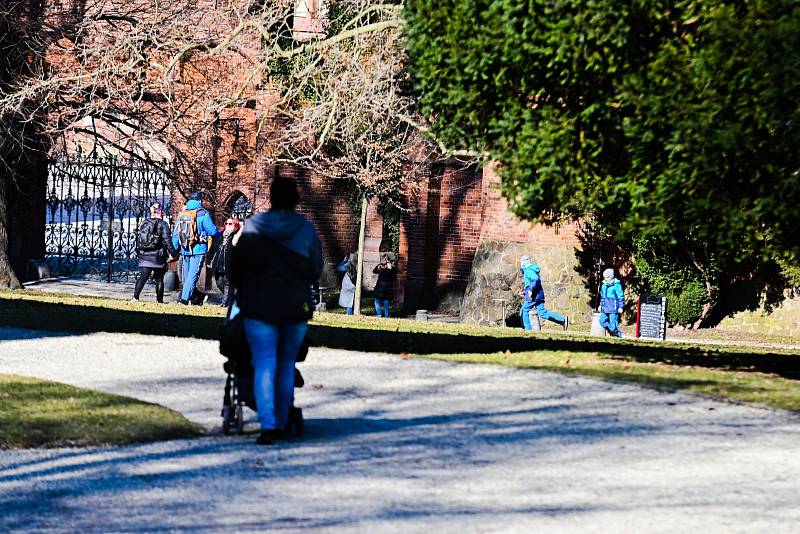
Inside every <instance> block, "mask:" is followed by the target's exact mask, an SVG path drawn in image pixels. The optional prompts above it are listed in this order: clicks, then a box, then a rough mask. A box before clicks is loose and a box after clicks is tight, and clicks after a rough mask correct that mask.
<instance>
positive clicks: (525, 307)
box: [519, 254, 569, 330]
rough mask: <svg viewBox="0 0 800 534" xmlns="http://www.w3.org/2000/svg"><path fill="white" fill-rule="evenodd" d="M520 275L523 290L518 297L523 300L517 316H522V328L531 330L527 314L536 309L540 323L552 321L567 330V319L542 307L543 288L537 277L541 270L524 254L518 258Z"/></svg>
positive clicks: (539, 277) (540, 280)
mask: <svg viewBox="0 0 800 534" xmlns="http://www.w3.org/2000/svg"><path fill="white" fill-rule="evenodd" d="M519 263H520V269H519V271H520V273H521V274H522V283H523V286H524V287H523V289H522V293H520V296H521V297H522V298H523V302H522V307H521V308H520V310H519V314H520V315H521V316H522V327H523V328H524V329H525V330H532V329H533V327H532V326H531V320H530V317H529V316H528V313H529V312H530V311H531V309H532V308H536V311H537V313H538V314H539V318H540V319H541V320H542V321H547V320H550V321H553V322H554V323H558V324H560V325H561V326H562V327H564V330H566V329H567V328H569V318H568V317H566V316H564V315H559V314H557V313H555V312H552V311H550V310H548V309H547V308H546V307H545V305H544V287H542V277H541V276H540V275H539V272H540V271H541V269H540V268H539V266H538V265H537V264H536V263H533V262H532V261H531V258H530V256H528V255H527V254H525V255H524V256H522V257H521V258H520V261H519Z"/></svg>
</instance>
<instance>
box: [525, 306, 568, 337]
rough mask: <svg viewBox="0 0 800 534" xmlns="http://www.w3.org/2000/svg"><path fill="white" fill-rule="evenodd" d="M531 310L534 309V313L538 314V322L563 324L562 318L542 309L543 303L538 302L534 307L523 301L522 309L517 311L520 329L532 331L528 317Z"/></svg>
mask: <svg viewBox="0 0 800 534" xmlns="http://www.w3.org/2000/svg"><path fill="white" fill-rule="evenodd" d="M532 308H536V313H538V314H539V320H540V321H548V320H549V321H553V322H554V323H558V324H562V325H563V324H564V316H563V315H559V314H557V313H555V312H551V311H550V310H548V309H547V308H545V307H544V302H540V303H539V304H537V305H536V306H534V305H533V301H530V300H528V301H525V302H523V303H522V307H521V308H520V309H519V314H520V315H521V316H522V327H523V328H524V329H525V330H533V327H532V326H531V318H530V317H529V316H528V312H529V311H531V309H532Z"/></svg>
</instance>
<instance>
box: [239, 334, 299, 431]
mask: <svg viewBox="0 0 800 534" xmlns="http://www.w3.org/2000/svg"><path fill="white" fill-rule="evenodd" d="M307 330H308V324H306V323H294V324H281V325H277V324H268V323H265V322H263V321H259V320H257V319H247V318H245V320H244V332H245V335H246V336H247V343H248V344H249V345H250V351H251V352H252V353H253V367H254V368H255V379H254V380H253V393H254V395H255V398H256V407H257V408H258V422H259V423H260V424H261V430H282V429H284V428H285V427H286V423H287V422H288V421H289V408H291V406H292V402H293V401H294V364H295V360H296V359H297V353H298V351H299V350H300V345H302V343H303V339H304V338H305V337H306V331H307Z"/></svg>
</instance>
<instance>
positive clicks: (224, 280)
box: [211, 217, 242, 308]
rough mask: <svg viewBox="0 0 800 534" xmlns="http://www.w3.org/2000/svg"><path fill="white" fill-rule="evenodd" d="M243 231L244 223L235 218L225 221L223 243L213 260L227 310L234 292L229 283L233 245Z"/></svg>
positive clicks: (218, 285)
mask: <svg viewBox="0 0 800 534" xmlns="http://www.w3.org/2000/svg"><path fill="white" fill-rule="evenodd" d="M241 229H242V223H241V222H240V221H239V219H237V218H235V217H231V218H229V219H228V220H227V221H225V228H224V230H223V232H222V242H221V243H220V244H219V247H218V248H217V251H216V253H215V254H214V257H213V258H212V260H211V268H212V271H213V273H214V280H215V281H216V282H217V287H218V288H219V289H220V291H222V303H221V306H223V307H224V308H227V307H228V306H229V305H230V303H231V300H232V298H233V292H232V291H231V290H230V283H229V282H228V275H229V274H230V272H231V257H232V256H233V245H234V243H235V240H236V238H237V236H239V235H240V234H239V232H240V231H241Z"/></svg>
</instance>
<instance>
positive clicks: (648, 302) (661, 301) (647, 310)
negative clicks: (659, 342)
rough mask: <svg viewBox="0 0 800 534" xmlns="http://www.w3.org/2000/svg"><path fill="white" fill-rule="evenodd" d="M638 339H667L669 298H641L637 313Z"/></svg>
mask: <svg viewBox="0 0 800 534" xmlns="http://www.w3.org/2000/svg"><path fill="white" fill-rule="evenodd" d="M636 337H643V338H646V339H666V337H667V297H662V296H661V295H653V294H644V295H642V296H641V297H639V305H638V306H637V313H636Z"/></svg>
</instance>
